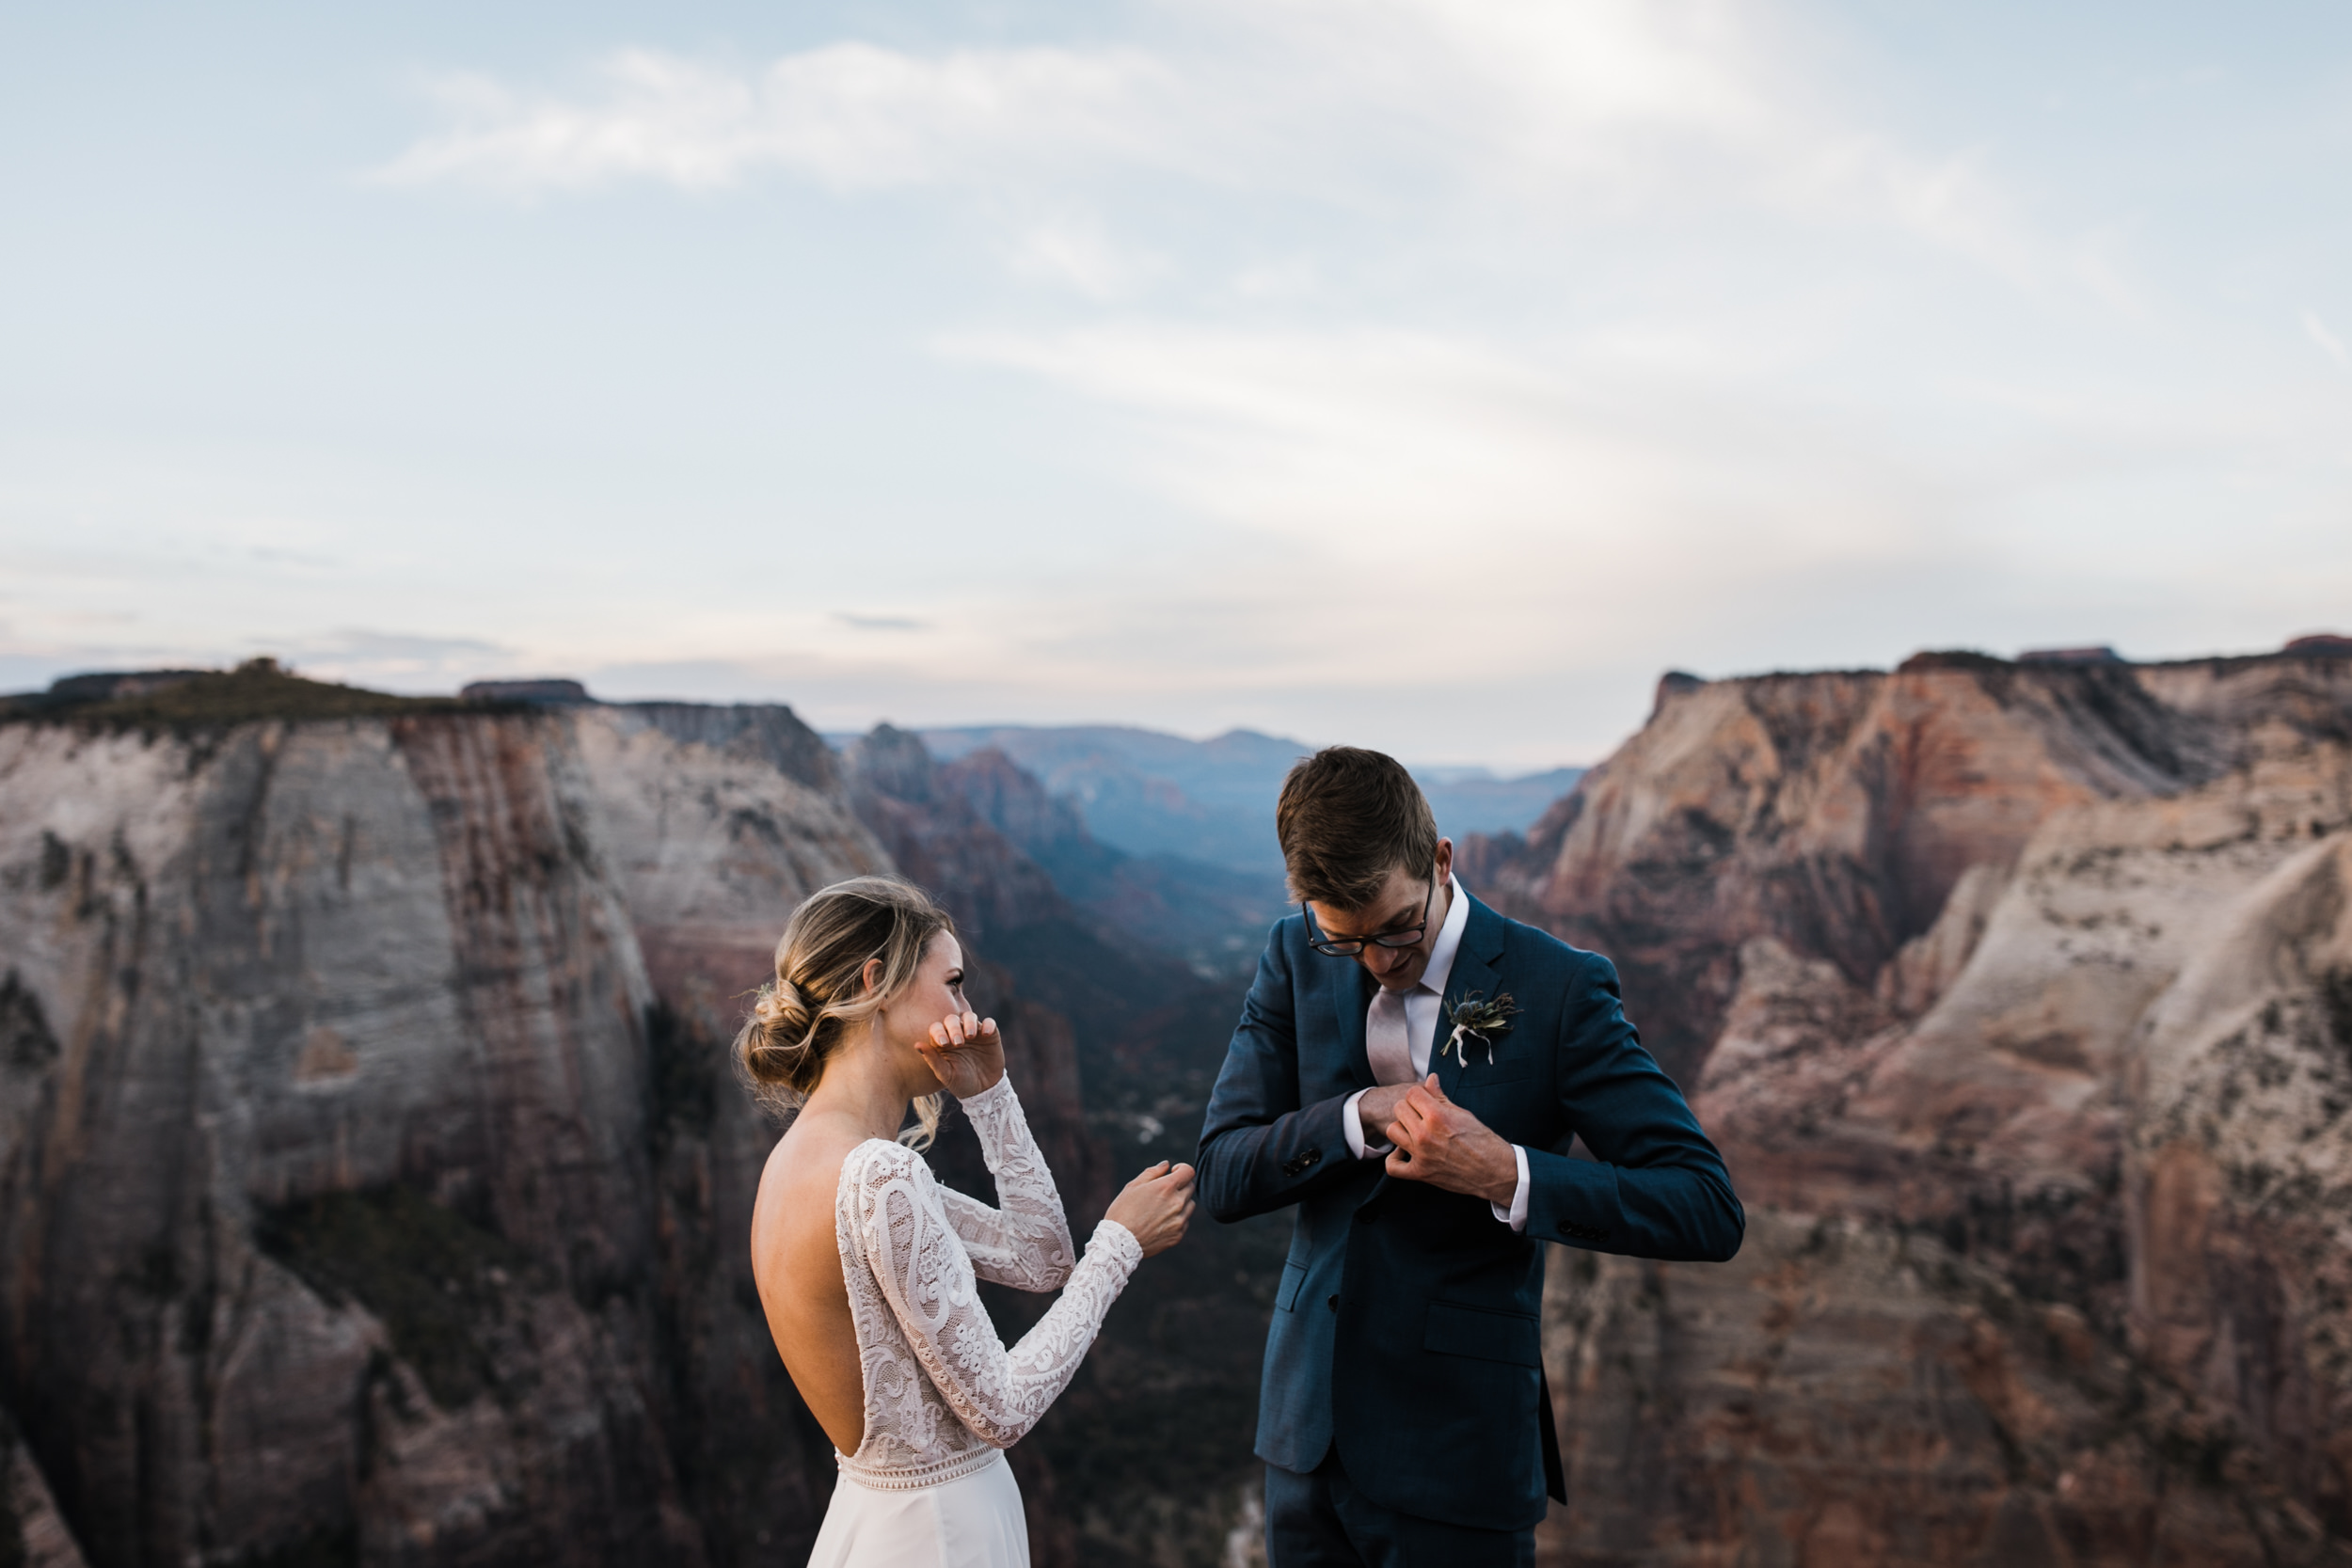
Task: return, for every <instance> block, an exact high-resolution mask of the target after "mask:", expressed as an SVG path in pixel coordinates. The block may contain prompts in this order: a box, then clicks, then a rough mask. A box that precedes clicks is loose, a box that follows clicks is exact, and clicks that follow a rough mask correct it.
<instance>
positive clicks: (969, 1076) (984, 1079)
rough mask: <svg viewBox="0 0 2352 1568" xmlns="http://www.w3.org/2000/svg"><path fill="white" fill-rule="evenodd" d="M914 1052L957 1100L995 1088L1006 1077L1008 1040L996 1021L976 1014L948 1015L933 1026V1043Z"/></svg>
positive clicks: (969, 1097) (918, 1046) (919, 1047)
mask: <svg viewBox="0 0 2352 1568" xmlns="http://www.w3.org/2000/svg"><path fill="white" fill-rule="evenodd" d="M914 1049H915V1050H917V1051H919V1052H921V1053H923V1060H925V1061H926V1062H929V1063H930V1069H931V1072H932V1073H933V1074H934V1075H935V1076H936V1077H937V1078H938V1079H939V1086H940V1087H941V1088H943V1089H946V1091H947V1092H948V1093H949V1094H952V1095H954V1096H955V1097H956V1098H957V1099H958V1100H969V1099H971V1098H972V1097H973V1096H974V1095H976V1094H978V1093H980V1092H981V1091H983V1090H985V1089H993V1088H994V1087H995V1086H996V1083H997V1080H999V1079H1001V1078H1002V1077H1004V1075H1005V1037H1003V1036H1002V1035H1000V1034H998V1033H997V1032H996V1021H995V1020H994V1019H993V1018H982V1017H980V1016H979V1014H977V1013H949V1014H948V1015H947V1016H946V1018H943V1019H941V1020H940V1021H939V1022H937V1023H934V1024H932V1025H931V1043H930V1044H929V1045H917V1046H916V1047H915V1048H914Z"/></svg>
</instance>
